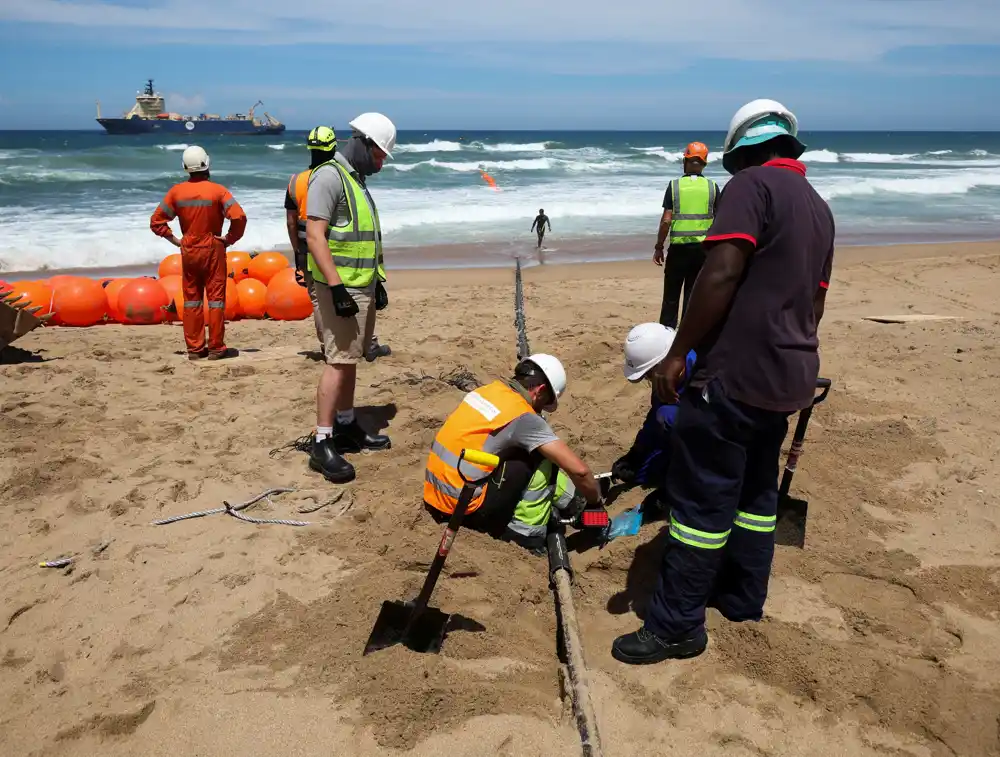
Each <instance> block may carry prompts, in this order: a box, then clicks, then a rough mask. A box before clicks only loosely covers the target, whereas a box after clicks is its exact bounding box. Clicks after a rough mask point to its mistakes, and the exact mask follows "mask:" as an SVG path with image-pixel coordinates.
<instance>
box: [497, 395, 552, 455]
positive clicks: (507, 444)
mask: <svg viewBox="0 0 1000 757" xmlns="http://www.w3.org/2000/svg"><path fill="white" fill-rule="evenodd" d="M504 383H505V384H507V386H509V387H510V388H511V389H513V390H514V391H515V392H518V393H519V394H522V395H523V390H521V385H520V384H517V383H516V382H511V381H504ZM557 441H559V437H558V436H556V434H555V432H554V431H553V430H552V427H551V426H550V425H549V424H548V423H547V422H546V421H545V419H544V418H543V417H542V416H540V415H538V414H537V413H525V414H524V415H520V416H518V417H517V418H515V419H514V420H512V421H511V422H510V423H508V424H507V425H506V426H504V427H503V428H501V429H498V430H497V431H494V432H493V433H492V434H491V435H490V436H489V437H487V439H486V443H485V444H484V445H483V452H489V453H491V454H493V455H498V456H499V455H501V454H502V453H503V452H505V451H507V450H509V449H511V448H514V447H518V448H520V449H523V450H525V451H526V452H528V453H531V452H534V451H535V450H536V449H538V448H539V447H541V446H542V445H543V444H548V443H549V442H557Z"/></svg>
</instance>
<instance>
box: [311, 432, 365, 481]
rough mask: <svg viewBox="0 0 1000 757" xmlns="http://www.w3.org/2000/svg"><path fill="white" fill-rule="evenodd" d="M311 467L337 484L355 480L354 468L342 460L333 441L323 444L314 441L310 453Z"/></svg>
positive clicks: (322, 442) (324, 441)
mask: <svg viewBox="0 0 1000 757" xmlns="http://www.w3.org/2000/svg"><path fill="white" fill-rule="evenodd" d="M309 467H310V468H312V469H313V470H314V471H316V472H318V473H322V474H323V478H325V479H326V480H327V481H332V482H333V483H335V484H346V483H347V482H348V481H352V480H353V479H354V466H353V465H351V464H350V463H349V462H347V461H346V460H345V459H344V458H342V457H341V456H340V455H339V454H338V453H337V449H336V447H335V446H334V444H333V439H324V440H323V441H321V442H318V441H316V440H315V439H313V444H312V452H310V453H309Z"/></svg>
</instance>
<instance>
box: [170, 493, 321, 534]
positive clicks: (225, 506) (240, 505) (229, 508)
mask: <svg viewBox="0 0 1000 757" xmlns="http://www.w3.org/2000/svg"><path fill="white" fill-rule="evenodd" d="M293 491H295V490H294V489H289V488H285V487H280V488H277V489H268V490H267V491H266V492H264V493H263V494H258V495H257V496H256V497H253V498H252V499H248V500H247V501H246V502H237V503H236V504H235V505H231V504H229V503H228V502H226V501H223V503H222V507H213V508H212V509H211V510H197V511H195V512H193V513H185V514H184V515H174V516H172V517H170V518H162V519H160V520H154V521H153V525H154V526H165V525H167V524H169V523H177V522H179V521H182V520H190V519H191V518H203V517H205V516H206V515H216V514H218V513H226V514H227V515H232V516H233V517H234V518H237V519H238V520H242V521H245V522H247V523H256V524H261V525H263V524H275V525H280V526H310V525H312V524H311V523H310V522H309V521H304V520H278V519H265V518H251V517H249V516H247V515H243V514H242V513H241V512H240V510H245V509H246V508H248V507H250V506H251V505H255V504H257V503H258V502H260V501H261V500H262V499H266V500H267V501H268V503H270V504H272V505H273V504H274V503H273V502H272V501H271V495H272V494H286V493H288V492H293Z"/></svg>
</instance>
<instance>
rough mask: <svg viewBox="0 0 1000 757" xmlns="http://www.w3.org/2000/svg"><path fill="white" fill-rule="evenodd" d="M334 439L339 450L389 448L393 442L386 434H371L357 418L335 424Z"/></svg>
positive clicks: (353, 450) (357, 450) (358, 450)
mask: <svg viewBox="0 0 1000 757" xmlns="http://www.w3.org/2000/svg"><path fill="white" fill-rule="evenodd" d="M333 441H334V444H335V445H336V448H337V452H341V453H343V452H361V451H362V450H366V449H371V450H381V449H389V447H391V446H392V442H390V441H389V437H388V436H386V435H385V434H369V433H368V432H367V431H365V430H364V429H363V428H361V424H360V423H358V419H357V418H355V419H354V420H353V421H351V422H350V423H336V424H334V426H333Z"/></svg>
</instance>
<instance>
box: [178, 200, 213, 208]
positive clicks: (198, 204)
mask: <svg viewBox="0 0 1000 757" xmlns="http://www.w3.org/2000/svg"><path fill="white" fill-rule="evenodd" d="M214 204H215V200H178V201H177V207H178V208H210V207H212V205H214Z"/></svg>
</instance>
